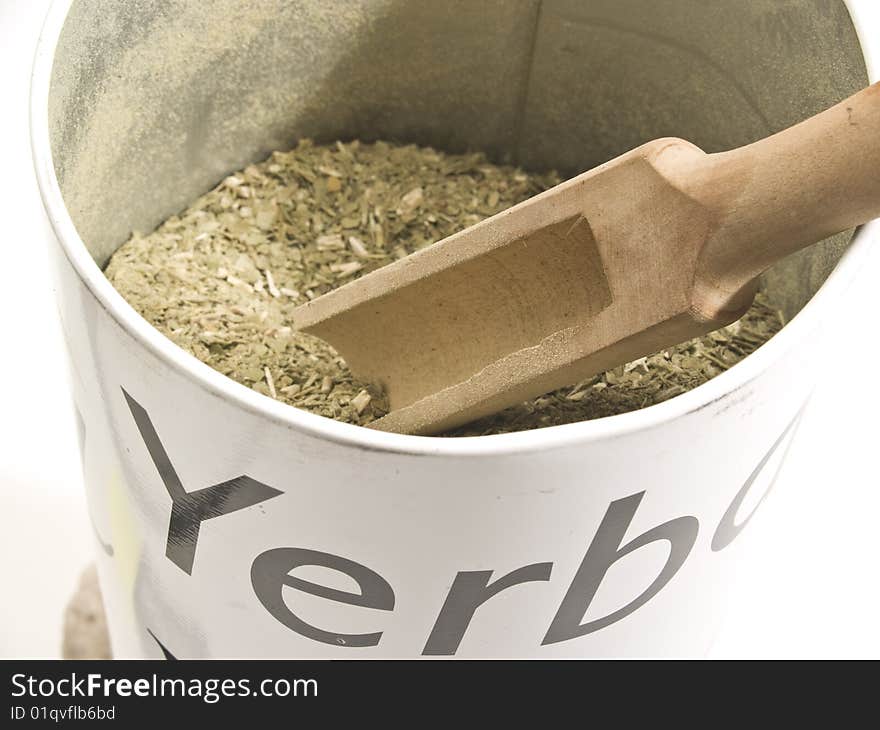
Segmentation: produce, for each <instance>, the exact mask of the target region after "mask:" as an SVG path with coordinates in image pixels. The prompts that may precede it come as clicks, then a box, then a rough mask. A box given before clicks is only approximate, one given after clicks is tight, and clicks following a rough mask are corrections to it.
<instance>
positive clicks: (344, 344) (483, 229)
mask: <svg viewBox="0 0 880 730" xmlns="http://www.w3.org/2000/svg"><path fill="white" fill-rule="evenodd" d="M878 140H880V86H878V85H876V84H875V85H874V86H872V87H869V88H868V89H865V90H863V91H861V92H859V93H858V94H856V95H855V96H853V97H850V98H849V99H847V100H846V101H844V102H841V103H840V104H838V105H836V106H834V107H832V108H831V109H829V110H827V111H825V112H823V113H821V114H819V115H817V116H815V117H812V118H811V119H809V120H807V121H805V122H802V123H801V124H799V125H796V126H794V127H792V128H790V129H788V130H785V131H783V132H780V133H779V134H776V135H774V136H772V137H769V138H767V139H764V140H761V141H759V142H756V143H754V144H751V145H748V146H746V147H742V148H739V149H736V150H732V151H729V152H723V153H717V154H712V155H707V154H705V153H704V152H702V151H701V150H700V149H699V148H697V147H696V146H694V145H692V144H690V143H689V142H686V141H684V140H680V139H674V138H669V139H660V140H655V141H653V142H649V143H648V144H645V145H643V146H641V147H639V148H637V149H635V150H633V151H631V152H629V153H627V154H625V155H622V156H621V157H618V158H616V159H615V160H612V161H610V162H608V163H606V164H605V165H602V166H600V167H598V168H596V169H594V170H591V171H589V172H586V173H584V174H582V175H579V176H577V177H575V178H573V179H571V180H568V181H567V182H564V183H562V184H561V185H558V186H556V187H555V188H553V189H551V190H548V191H546V192H545V193H542V194H540V195H538V196H535V197H534V198H531V199H530V200H527V201H525V202H523V203H521V204H519V205H517V206H515V207H513V208H510V209H509V210H507V211H504V212H502V213H500V214H498V215H496V216H493V217H492V218H489V219H487V220H485V221H482V222H481V223H478V224H477V225H475V226H472V227H471V228H468V229H466V230H464V231H461V232H460V233H457V234H455V235H453V236H450V237H448V238H446V239H444V240H443V241H440V242H438V243H436V244H434V245H433V246H430V247H428V248H426V249H423V250H422V251H419V252H417V253H414V254H412V255H411V256H408V257H406V258H405V259H402V260H400V261H398V262H395V263H394V264H391V265H389V266H386V267H384V268H382V269H380V270H378V271H375V272H372V273H371V274H369V275H367V276H365V277H363V278H361V279H359V280H357V281H354V282H351V283H349V284H347V285H345V286H343V287H341V288H340V289H337V290H335V291H333V292H330V293H328V294H326V295H324V296H322V297H319V298H318V299H316V300H314V301H312V302H309V303H308V304H306V305H303V306H302V307H300V308H299V309H298V310H297V312H296V314H295V325H296V326H297V327H298V328H299V329H302V330H305V331H307V332H311V333H313V334H316V335H317V336H319V337H321V338H323V339H325V340H327V341H328V342H330V343H331V344H332V345H334V346H335V347H336V348H337V349H338V350H339V351H340V353H341V354H342V356H343V357H344V358H345V359H346V361H347V362H348V364H349V366H350V367H351V369H352V371H353V372H354V373H355V374H356V375H358V376H359V377H361V378H363V379H365V380H369V381H373V382H377V383H380V384H381V385H382V386H383V387H384V388H385V389H386V391H387V393H388V396H389V402H390V406H391V412H390V413H389V414H388V415H387V416H385V417H384V418H381V419H379V420H378V421H376V422H375V423H374V424H372V426H373V427H375V428H379V429H384V430H389V431H397V432H405V433H418V434H427V433H436V432H439V431H443V430H445V429H448V428H451V427H454V426H456V425H459V424H462V423H466V422H468V421H470V420H473V419H475V418H479V417H481V416H484V415H487V414H490V413H493V412H496V411H498V410H501V409H503V408H505V407H507V406H509V405H513V404H515V403H518V402H520V401H522V400H525V399H527V398H529V397H533V396H536V395H539V394H541V393H544V392H547V391H549V390H552V389H554V388H557V387H562V386H564V385H567V384H570V383H573V382H576V381H578V380H581V379H583V378H585V377H588V376H590V375H592V374H594V373H597V372H601V371H603V370H606V369H608V368H610V367H614V366H616V365H618V364H621V363H624V362H627V361H630V360H633V359H636V358H638V357H641V356H643V355H646V354H650V353H653V352H656V351H657V350H660V349H662V348H664V347H668V346H671V345H673V344H676V343H678V342H682V341H684V340H687V339H690V338H691V337H695V336H697V335H700V334H703V333H705V332H708V331H711V330H713V329H717V328H718V327H721V326H723V325H725V324H728V323H730V322H732V321H733V320H735V319H737V318H739V317H740V316H741V315H742V314H743V313H744V312H745V311H746V310H747V309H748V307H749V306H750V304H751V301H752V298H753V296H754V292H755V287H756V283H755V277H757V276H758V275H759V274H760V273H761V272H763V271H764V270H765V269H766V268H767V267H769V266H770V265H771V264H772V263H774V262H775V261H777V260H779V259H781V258H783V257H785V256H787V255H788V254H790V253H793V252H794V251H797V250H799V249H801V248H803V247H805V246H807V245H810V244H812V243H815V242H817V241H819V240H822V239H823V238H825V237H827V236H829V235H831V234H833V233H836V232H839V231H842V230H846V229H848V228H851V227H853V226H855V225H858V224H860V223H863V222H865V221H867V220H870V219H871V218H874V217H876V216H877V215H880V174H878V170H880V142H878Z"/></svg>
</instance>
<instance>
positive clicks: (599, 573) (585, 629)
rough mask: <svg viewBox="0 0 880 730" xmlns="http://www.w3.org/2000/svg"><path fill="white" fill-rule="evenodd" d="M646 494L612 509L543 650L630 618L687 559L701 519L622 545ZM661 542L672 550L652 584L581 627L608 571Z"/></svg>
mask: <svg viewBox="0 0 880 730" xmlns="http://www.w3.org/2000/svg"><path fill="white" fill-rule="evenodd" d="M644 495H645V493H644V492H639V493H638V494H633V495H631V496H629V497H625V498H623V499H618V500H616V501H615V502H612V503H611V504H610V505H609V506H608V511H607V512H606V513H605V517H604V518H603V519H602V524H601V525H599V529H598V530H597V531H596V536H595V537H594V538H593V542H592V543H590V547H589V548H588V550H587V554H586V555H585V556H584V559H583V562H581V565H580V568H578V571H577V573H576V574H575V577H574V580H573V581H572V582H571V585H570V586H569V588H568V592H567V593H566V594H565V598H563V599H562V603H561V604H560V606H559V610H558V611H557V612H556V616H555V618H554V619H553V623H551V624H550V628H549V629H548V630H547V635H546V636H545V637H544V641H542V642H541V644H542V646H546V645H547V644H555V643H558V642H560V641H568V640H569V639H575V638H577V637H579V636H586V635H587V634H591V633H593V632H594V631H598V630H599V629H603V628H605V627H606V626H610V625H611V624H613V623H616V622H617V621H620V619H622V618H625V617H626V616H629V614H631V613H632V612H633V611H635V610H636V609H638V608H640V607H641V606H644V605H645V604H646V603H647V602H648V601H650V600H651V598H653V597H654V596H655V595H657V593H659V592H660V590H661V589H662V588H663V587H664V586H665V585H666V584H667V583H668V582H669V581H670V580H671V579H672V577H673V576H674V575H675V574H676V573H677V572H678V569H679V568H680V567H681V566H682V564H683V563H684V561H685V560H686V559H687V556H688V555H689V554H690V551H691V548H692V547H693V546H694V543H695V542H696V539H697V532H698V530H699V523H698V522H697V518H696V517H690V516H686V517H678V518H677V519H674V520H670V521H669V522H664V523H663V524H662V525H659V526H658V527H655V528H654V529H653V530H648V532H646V533H644V534H643V535H640V536H639V537H637V538H635V539H634V540H632V541H631V542H628V543H627V544H626V545H624V546H623V547H620V542H621V540H623V536H624V535H625V534H626V531H627V530H628V529H629V526H630V524H631V523H632V518H633V516H634V515H635V513H636V510H637V509H638V506H639V503H640V502H641V501H642V497H643V496H644ZM658 540H666V541H667V542H668V543H669V546H670V549H669V557H668V558H667V559H666V564H665V565H664V566H663V570H661V571H660V574H659V575H658V576H657V577H656V578H655V579H654V581H653V583H651V585H649V586H648V587H647V588H646V589H645V590H644V591H643V592H642V593H641V595H639V596H637V597H636V598H634V599H633V600H632V601H630V602H629V603H628V604H626V605H625V606H624V607H623V608H620V609H618V610H617V611H614V612H612V613H609V614H608V615H607V616H603V617H602V618H598V619H594V620H592V621H588V622H587V623H584V624H582V623H581V621H582V620H583V618H584V615H585V614H586V613H587V610H588V609H589V608H590V604H591V603H592V602H593V598H595V596H596V593H597V591H598V590H599V586H600V585H601V583H602V580H603V579H604V578H605V574H606V573H607V572H608V569H609V568H610V567H611V566H612V565H614V563H616V562H617V561H618V560H620V559H621V558H622V557H624V556H625V555H629V554H630V553H631V552H634V551H635V550H638V549H639V548H640V547H644V546H645V545H649V544H651V543H652V542H657V541H658Z"/></svg>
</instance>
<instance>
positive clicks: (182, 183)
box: [49, 0, 867, 316]
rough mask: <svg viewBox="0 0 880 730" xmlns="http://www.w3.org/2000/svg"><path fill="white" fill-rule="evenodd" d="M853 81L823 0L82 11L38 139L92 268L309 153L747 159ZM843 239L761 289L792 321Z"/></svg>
mask: <svg viewBox="0 0 880 730" xmlns="http://www.w3.org/2000/svg"><path fill="white" fill-rule="evenodd" d="M866 83H867V76H866V72H865V66H864V61H863V58H862V54H861V50H860V47H859V43H858V39H857V37H856V33H855V30H854V28H853V26H852V22H851V20H850V18H849V15H848V12H847V10H846V7H845V5H844V3H843V2H840V1H834V0H749V1H748V2H730V1H729V0H516V1H514V0H482V1H481V2H479V3H474V2H471V1H470V0H444V2H431V3H426V2H411V1H410V0H345V1H344V2H333V3H328V2H326V1H325V0H298V1H295V2H294V1H291V0H260V1H259V2H250V1H249V0H214V1H213V2H210V3H194V2H190V1H189V0H140V2H137V3H101V4H100V8H98V6H97V5H96V4H95V3H93V2H89V1H88V0H74V2H72V3H71V5H70V11H69V14H68V17H67V20H66V22H65V25H64V28H63V30H62V33H61V36H60V39H59V43H58V48H57V53H56V58H55V63H54V67H53V78H52V84H51V92H50V100H49V115H50V118H49V127H50V135H51V145H52V153H53V158H54V164H55V168H56V172H57V175H58V179H59V181H60V185H61V190H62V194H63V196H64V199H65V202H66V205H67V207H68V209H69V211H70V214H71V217H72V219H73V222H74V224H75V225H76V227H77V230H78V231H79V233H80V235H81V237H82V239H83V240H84V241H85V242H86V245H87V246H88V248H89V250H90V252H91V254H92V255H93V257H94V258H95V260H96V261H97V263H98V264H99V265H103V264H104V263H105V262H106V260H107V259H108V257H109V256H110V255H111V254H112V252H113V251H114V250H115V248H116V247H117V246H118V245H120V244H121V243H122V242H123V241H124V240H125V239H126V238H127V237H128V235H129V234H130V232H131V231H133V230H137V231H141V232H146V231H149V230H151V229H152V228H153V227H155V226H156V225H157V224H158V223H159V222H161V221H162V220H163V219H164V218H165V217H167V216H168V215H170V214H172V213H174V212H177V211H179V210H180V209H182V208H183V207H185V206H186V205H187V204H188V203H189V202H191V201H192V200H194V199H195V198H196V197H198V196H199V195H200V194H201V193H203V192H204V191H205V190H207V189H208V188H210V187H211V186H213V185H214V184H215V183H216V182H217V181H218V180H219V179H221V178H222V177H223V176H224V175H225V174H227V173H229V172H230V171H232V170H235V169H238V168H241V167H243V166H244V165H246V164H247V163H249V162H252V161H256V160H258V159H261V158H262V157H264V156H265V155H266V154H268V153H269V152H270V151H271V150H273V149H279V148H286V147H289V146H291V145H293V144H295V142H296V141H297V140H298V139H299V138H301V137H313V138H315V139H317V140H323V141H330V140H335V139H351V138H360V139H364V140H371V139H376V138H385V139H393V140H399V141H407V142H417V143H420V144H429V145H433V146H435V147H438V148H441V149H445V150H451V151H460V150H483V151H486V152H487V153H488V154H489V155H490V156H491V157H492V158H493V159H495V160H500V161H511V162H516V163H519V164H522V165H523V166H525V167H528V168H531V169H546V168H551V167H552V168H557V169H558V170H560V171H561V172H563V173H565V174H573V173H577V172H579V171H582V170H586V169H589V168H590V167H593V166H594V165H596V164H598V163H601V162H603V161H605V160H608V159H610V158H612V157H614V156H615V155H617V154H619V153H621V152H623V151H625V150H627V149H629V148H631V147H634V146H636V145H638V144H640V143H642V142H644V141H647V140H649V139H652V138H655V137H661V136H679V137H685V138H686V139H689V140H691V141H693V142H694V143H696V144H698V145H699V146H701V147H703V149H705V150H706V151H709V152H711V151H717V150H722V149H727V148H730V147H733V146H737V145H741V144H745V143H747V142H750V141H752V140H754V139H757V138H759V137H762V136H766V135H767V134H769V133H771V132H773V131H776V130H778V129H781V128H784V127H786V126H789V125H790V124H793V123H795V122H797V121H799V120H800V119H802V118H804V117H806V116H808V115H810V114H813V113H815V112H818V111H819V110H821V109H823V108H824V107H826V106H829V105H830V104H832V103H834V102H836V101H838V100H840V99H842V98H844V97H845V96H847V95H849V94H851V93H852V92H854V91H855V90H857V89H858V88H861V87H862V86H864V85H865V84H866ZM848 239H849V236H848V235H847V234H843V235H841V236H837V237H835V239H833V240H831V241H829V242H826V243H825V244H823V245H822V246H821V247H817V248H813V249H811V250H810V251H808V252H804V253H803V254H801V255H800V256H798V257H795V258H794V259H793V260H789V261H787V262H785V263H784V264H782V265H780V266H778V267H776V269H774V270H773V271H772V272H769V273H768V275H767V276H766V288H767V290H768V292H769V294H770V296H771V298H772V299H773V300H774V301H775V303H776V304H777V305H778V306H779V307H780V308H781V309H783V311H785V312H786V314H787V315H788V316H791V315H793V314H794V313H795V312H796V311H797V310H798V309H799V308H800V307H801V306H802V305H803V304H804V303H805V301H806V300H807V299H808V298H809V297H810V296H811V295H812V293H813V292H814V291H815V290H816V289H817V288H818V286H819V285H820V284H821V282H822V281H823V280H824V278H825V277H826V276H827V274H828V273H829V272H830V270H831V268H832V267H833V265H834V263H835V262H836V260H837V258H838V257H839V256H840V254H841V253H842V250H843V247H844V246H845V245H846V243H847V241H848Z"/></svg>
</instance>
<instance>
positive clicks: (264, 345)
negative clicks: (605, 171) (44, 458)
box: [106, 140, 782, 435]
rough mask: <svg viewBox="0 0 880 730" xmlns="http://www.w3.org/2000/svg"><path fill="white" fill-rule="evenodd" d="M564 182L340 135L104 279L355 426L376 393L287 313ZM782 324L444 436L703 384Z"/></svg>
mask: <svg viewBox="0 0 880 730" xmlns="http://www.w3.org/2000/svg"><path fill="white" fill-rule="evenodd" d="M558 182H559V178H558V177H557V176H556V175H555V174H554V173H547V174H542V175H535V174H528V173H525V172H523V171H521V170H518V169H515V168H512V167H507V166H498V165H493V164H491V163H489V162H488V161H487V160H486V158H485V157H484V156H483V155H481V154H467V155H450V154H445V153H441V152H438V151H436V150H433V149H430V148H420V147H415V146H413V145H406V146H403V145H392V144H388V143H385V142H376V143H374V144H362V143H359V142H351V143H348V144H343V143H341V142H337V143H336V144H335V145H329V146H317V145H313V144H312V143H311V142H309V141H308V140H305V141H302V142H300V144H299V145H298V146H297V147H296V148H295V149H293V150H290V151H289V152H275V153H274V154H272V155H271V156H270V157H269V158H268V159H267V160H265V161H264V162H262V163H260V164H257V165H251V166H249V167H247V168H245V169H244V170H243V171H241V172H238V173H235V174H234V175H230V176H229V177H227V178H226V179H225V180H223V181H222V182H221V183H220V184H219V185H218V186H217V187H216V188H214V190H212V191H210V192H209V193H207V194H206V195H204V196H202V197H201V198H199V199H198V200H197V201H195V203H193V205H191V206H190V207H189V208H187V210H185V211H184V212H182V213H181V214H179V215H177V216H172V217H171V218H169V219H168V220H167V221H165V222H164V223H163V224H162V225H161V226H159V228H157V229H156V230H155V231H154V232H153V233H151V234H149V235H148V236H140V235H137V234H134V235H133V236H132V237H131V239H130V240H129V241H127V242H126V243H125V244H123V245H122V246H121V247H120V248H119V250H118V251H117V252H116V253H115V254H114V255H113V257H112V259H111V260H110V263H109V264H108V266H107V269H106V274H107V277H108V279H109V280H110V281H111V282H112V283H113V285H114V286H115V287H116V288H117V289H118V290H119V292H120V293H121V294H122V296H123V297H125V298H126V299H127V300H128V301H129V303H130V304H131V305H132V306H133V307H134V308H135V309H136V310H137V311H139V312H140V313H141V314H142V315H143V316H144V317H145V318H146V319H147V320H148V321H149V322H151V323H152V324H153V325H154V326H155V327H156V328H157V329H159V330H160V331H161V332H162V333H164V334H165V335H166V336H168V337H169V338H170V339H172V340H173V341H174V342H176V343H177V344H178V345H180V346H181V347H183V348H184V349H186V350H188V351H189V352H191V353H192V354H193V355H195V356H196V357H197V358H199V359H200V360H202V361H203V362H205V363H207V364H208V365H210V366H211V367H213V368H214V369H215V370H218V371H220V372H221V373H224V374H225V375H228V376H229V377H230V378H232V379H234V380H237V381H238V382H240V383H243V384H244V385H247V386H249V387H251V388H253V389H254V390H257V391H259V392H261V393H263V394H264V395H268V396H270V397H272V398H276V399H277V400H279V401H282V402H284V403H288V404H290V405H293V406H296V407H298V408H303V409H305V410H308V411H311V412H313V413H317V414H320V415H323V416H327V417H329V418H335V419H337V420H341V421H347V422H350V423H356V424H361V425H363V424H366V423H369V422H370V421H372V420H374V419H376V418H378V417H379V416H381V415H383V414H384V413H385V412H386V409H387V404H386V402H385V400H384V398H383V395H382V393H380V392H377V391H376V390H375V389H373V388H371V387H369V386H368V385H366V384H364V383H360V382H358V381H356V380H355V379H354V378H352V376H351V373H350V372H349V371H348V369H347V367H346V365H345V362H344V361H343V360H342V358H340V357H339V355H338V353H336V351H335V350H333V348H332V347H330V346H329V345H328V344H326V343H325V342H323V341H322V340H319V339H317V338H314V337H311V336H309V335H306V334H303V333H300V332H295V331H293V330H292V329H291V326H290V322H291V321H292V317H291V312H292V311H293V309H294V308H295V307H296V306H298V305H299V304H301V303H302V302H304V301H306V300H307V299H312V298H314V297H317V296H320V295H321V294H323V293H325V292H327V291H329V290H330V289H333V288H334V287H337V286H340V285H341V284H343V283H345V282H346V281H349V280H350V279H352V278H356V277H359V276H363V275H364V274H366V273H368V272H369V271H372V270H374V269H376V268H378V267H380V266H384V265H385V264H388V263H390V262H392V261H394V260H395V259H399V258H402V257H404V256H406V255H408V254H410V253H412V252H413V251H415V250H417V249H419V248H422V247H424V246H426V245H428V244H430V243H433V242H434V241H437V240H439V239H441V238H444V237H446V236H448V235H450V234H452V233H455V232H456V231H459V230H461V229H463V228H466V227H467V226H469V225H472V224H474V223H476V222H478V221H480V220H482V219H484V218H486V217H488V216H490V215H493V214H495V213H498V212H500V211H502V210H504V209H506V208H509V207H510V206H511V205H514V204H516V203H518V202H520V201H522V200H525V199H526V198H529V197H531V196H532V195H535V194H536V193H538V192H541V191H542V190H545V189H547V188H549V187H552V186H553V185H555V184H557V183H558ZM781 326H782V322H781V319H780V316H779V314H778V313H777V312H775V311H774V310H772V309H770V307H768V306H767V304H766V303H765V302H764V301H763V300H762V299H760V298H759V300H758V301H757V302H756V304H755V306H753V307H752V309H751V310H750V311H749V313H748V314H747V315H746V316H745V317H744V318H743V319H742V320H740V321H739V322H738V323H736V324H735V325H732V326H731V327H728V328H726V329H724V330H720V331H719V332H715V333H712V334H711V335H708V336H706V337H703V338H700V339H698V340H694V341H692V342H689V343H686V344H684V345H680V346H679V347H676V348H672V349H671V350H669V351H667V352H666V353H661V354H658V355H655V356H653V357H650V358H647V359H642V360H641V361H638V362H636V363H630V364H629V365H626V366H623V367H620V368H617V369H615V370H613V371H609V372H607V373H604V374H603V375H601V376H596V377H594V378H590V379H589V380H587V381H584V382H583V383H578V384H577V385H574V386H572V387H570V388H564V389H562V390H559V391H556V392H554V393H550V394H548V395H545V396H542V397H540V398H536V399H534V400H532V401H529V402H527V403H523V404H521V405H519V406H515V407H513V408H509V409H507V410H506V411H503V412H502V413H499V414H497V415H495V416H492V417H491V418H487V419H483V420H482V421H479V422H477V423H474V424H470V425H468V426H467V427H464V428H461V429H458V430H456V431H455V432H453V433H452V434H450V435H478V434H489V433H502V432H507V431H518V430H523V429H529V428H539V427H543V426H551V425H557V424H561V423H569V422H572V421H581V420H587V419H590V418H598V417H601V416H606V415H611V414H614V413H622V412H625V411H630V410H634V409H636V408H640V407H644V406H646V405H651V404H652V403H657V402H659V401H662V400H665V399H667V398H670V397H672V396H674V395H677V394H678V393H681V392H684V391H685V390H688V389H690V388H693V387H695V386H696V385H699V384H700V383H703V382H705V381H706V380H709V379H710V378H711V377H713V376H715V375H717V374H718V373H720V372H721V371H722V370H725V369H726V368H728V367H730V366H731V365H733V364H734V363H735V362H737V361H738V360H740V359H742V358H743V357H744V356H745V355H747V354H749V353H750V352H752V351H754V350H755V349H757V347H759V346H760V345H761V344H762V343H763V342H765V341H766V340H767V339H769V337H771V336H772V335H773V334H774V333H775V332H777V331H778V330H779V329H780V327H781Z"/></svg>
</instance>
